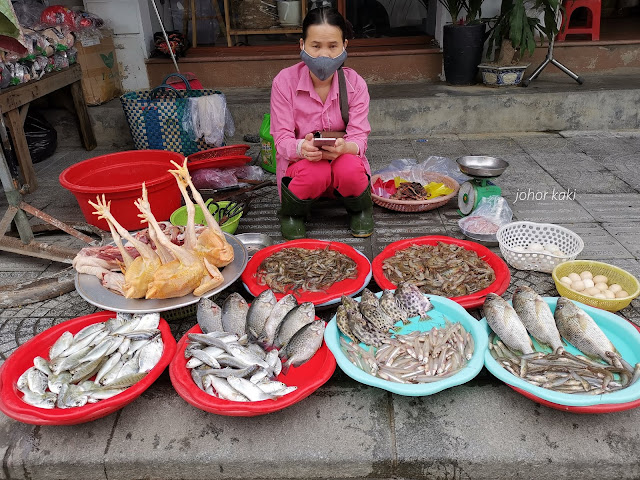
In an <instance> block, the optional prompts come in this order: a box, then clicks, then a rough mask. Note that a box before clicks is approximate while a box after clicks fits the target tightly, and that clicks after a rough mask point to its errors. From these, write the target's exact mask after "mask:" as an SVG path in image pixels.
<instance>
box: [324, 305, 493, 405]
mask: <svg viewBox="0 0 640 480" xmlns="http://www.w3.org/2000/svg"><path fill="white" fill-rule="evenodd" d="M376 295H377V296H378V297H380V295H382V292H378V293H377V294H376ZM425 296H426V297H427V298H428V299H429V300H430V301H431V303H432V304H433V307H434V308H433V310H431V311H429V313H428V315H429V316H430V317H431V320H428V321H423V322H419V321H418V317H415V318H413V319H412V322H411V323H410V324H408V325H405V326H404V327H403V328H402V329H400V331H399V333H400V334H408V333H411V332H413V331H415V330H419V331H421V332H424V331H428V330H431V328H432V327H442V326H444V324H445V319H448V320H449V321H450V322H452V323H454V322H460V323H461V324H462V326H463V327H464V328H465V330H467V331H468V332H470V333H471V336H472V337H473V341H474V343H475V346H474V351H473V356H472V357H471V360H470V361H469V362H468V363H467V365H466V366H465V367H464V368H463V369H461V370H460V371H459V372H458V373H456V374H455V375H452V376H451V377H448V378H443V379H442V380H439V381H437V382H433V383H422V384H406V383H397V382H391V381H389V380H383V379H382V378H378V377H374V376H372V375H370V374H368V373H366V372H365V371H363V370H360V369H359V368H358V367H356V366H355V365H354V364H353V363H351V361H350V360H349V359H348V358H347V356H346V355H345V354H344V352H343V351H342V349H341V348H340V337H343V338H344V339H345V340H346V341H348V342H351V340H349V339H348V338H347V337H346V336H344V335H343V334H342V333H341V332H340V330H339V329H338V324H337V323H336V317H335V315H334V317H333V318H332V319H331V321H330V322H329V323H328V324H327V328H326V329H325V331H324V339H325V342H327V346H328V347H329V350H331V353H333V355H334V356H335V357H336V361H337V363H338V365H339V366H340V368H341V369H342V371H344V373H346V374H347V375H349V376H350V377H351V378H353V379H354V380H357V381H358V382H360V383H364V384H365V385H371V386H373V387H378V388H382V389H384V390H388V391H390V392H393V393H397V394H399V395H406V396H413V397H419V396H426V395H433V394H434V393H438V392H440V391H442V390H445V389H447V388H451V387H455V386H456V385H461V384H463V383H466V382H468V381H469V380H471V379H472V378H474V377H475V376H476V375H478V373H480V370H482V365H483V363H484V352H485V351H486V350H487V349H488V337H487V334H486V333H485V331H484V329H483V328H482V327H481V326H480V323H479V322H478V320H476V319H475V318H473V317H472V316H471V315H469V314H468V313H467V311H466V310H465V309H464V308H463V307H461V306H460V305H458V304H457V303H456V302H454V301H452V300H449V299H448V298H444V297H439V296H437V295H425ZM355 300H357V301H360V297H358V298H356V299H355ZM396 325H401V323H400V322H398V323H397V324H396ZM360 345H361V346H363V347H365V348H366V347H367V346H366V345H365V344H363V343H361V344H360Z"/></svg>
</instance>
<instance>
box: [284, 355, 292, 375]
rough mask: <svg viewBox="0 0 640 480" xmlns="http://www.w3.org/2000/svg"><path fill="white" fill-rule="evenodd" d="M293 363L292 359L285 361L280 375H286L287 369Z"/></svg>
mask: <svg viewBox="0 0 640 480" xmlns="http://www.w3.org/2000/svg"><path fill="white" fill-rule="evenodd" d="M292 363H293V360H292V359H289V360H287V361H286V362H285V363H283V364H282V370H281V372H282V374H283V375H286V374H287V373H289V368H291V364H292Z"/></svg>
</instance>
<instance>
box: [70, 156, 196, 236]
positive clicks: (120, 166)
mask: <svg viewBox="0 0 640 480" xmlns="http://www.w3.org/2000/svg"><path fill="white" fill-rule="evenodd" d="M171 160H173V161H174V162H176V163H178V164H182V163H183V161H184V156H183V155H181V154H180V153H175V152H167V151H164V150H131V151H127V152H120V153H110V154H108V155H102V156H99V157H94V158H90V159H89V160H85V161H83V162H80V163H76V164H75V165H72V166H70V167H69V168H67V169H65V170H64V171H63V172H62V173H61V174H60V184H61V185H62V186H63V187H64V188H66V189H67V190H69V191H71V193H73V195H74V196H75V197H76V200H77V201H78V205H80V209H81V210H82V214H83V215H84V218H85V219H86V220H87V223H89V224H91V225H95V226H96V227H98V228H101V229H102V230H106V231H108V230H109V226H108V225H107V222H106V221H105V220H99V219H98V216H97V215H93V212H94V209H93V207H92V206H91V205H89V203H88V200H91V201H92V202H95V201H96V196H97V195H100V196H102V194H105V196H106V198H107V201H109V200H111V213H112V214H113V216H114V217H115V218H116V220H118V222H120V224H121V225H122V226H123V227H124V228H126V229H127V230H140V229H141V228H145V226H146V225H142V224H141V223H140V218H138V213H140V212H139V211H138V209H137V208H136V206H135V205H134V204H133V202H134V201H135V200H136V199H137V198H139V197H140V196H141V194H142V182H145V184H146V186H147V191H148V192H149V203H150V204H151V211H152V212H153V215H154V216H155V217H156V219H157V220H158V221H163V220H169V217H170V216H171V214H172V213H173V211H174V210H175V209H177V208H178V207H180V204H181V201H182V196H181V194H180V189H179V188H178V184H177V183H176V180H175V178H173V175H171V174H170V173H169V170H170V169H172V168H175V167H173V165H171V163H170V162H171Z"/></svg>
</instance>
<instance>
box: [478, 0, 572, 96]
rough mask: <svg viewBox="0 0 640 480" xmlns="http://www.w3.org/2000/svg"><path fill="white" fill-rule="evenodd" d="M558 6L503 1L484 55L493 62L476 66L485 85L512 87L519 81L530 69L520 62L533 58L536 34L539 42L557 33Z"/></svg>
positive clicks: (537, 0) (534, 0)
mask: <svg viewBox="0 0 640 480" xmlns="http://www.w3.org/2000/svg"><path fill="white" fill-rule="evenodd" d="M559 3H560V2H559V0H531V1H530V2H527V4H525V2H524V1H523V0H502V4H501V5H500V13H499V14H498V16H497V17H496V18H495V19H494V22H495V23H494V24H493V26H492V27H491V30H490V34H489V43H488V48H487V56H490V55H491V54H495V61H494V62H491V63H483V64H481V65H478V68H479V69H480V72H481V73H482V81H483V82H484V84H485V85H490V86H512V85H518V84H519V83H520V82H521V80H522V77H523V75H524V72H525V70H526V69H527V67H528V66H529V63H527V62H526V61H524V60H523V59H525V58H526V57H527V56H532V55H533V52H534V51H535V48H536V38H535V37H536V34H538V35H539V37H540V43H542V42H543V41H544V39H545V38H547V39H549V40H550V39H551V38H553V37H554V36H555V35H556V34H557V33H558V24H557V12H558V9H559V8H560V5H559ZM527 7H528V8H527ZM540 16H542V17H543V18H544V23H542V22H541V21H540ZM496 47H497V52H494V49H495V48H496Z"/></svg>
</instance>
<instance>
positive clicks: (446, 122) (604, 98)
mask: <svg viewBox="0 0 640 480" xmlns="http://www.w3.org/2000/svg"><path fill="white" fill-rule="evenodd" d="M548 68H555V67H548ZM369 92H370V96H371V104H370V113H369V121H370V123H371V134H372V136H375V137H380V136H382V137H384V136H412V137H420V136H426V135H429V134H476V133H493V134H500V133H513V132H544V131H567V130H578V131H587V130H628V129H636V128H640V116H639V115H638V107H637V106H638V104H640V84H638V82H637V77H636V76H631V75H630V76H625V75H615V76H586V77H585V82H584V84H583V85H578V84H577V83H576V82H575V81H573V80H572V79H571V78H569V77H568V76H560V77H558V76H554V77H553V78H552V79H544V78H543V79H536V80H534V81H533V82H531V85H530V86H529V87H527V88H518V87H513V88H489V87H485V86H483V85H476V86H467V87H459V86H450V85H446V84H442V83H438V84H432V83H417V84H416V83H412V84H386V85H371V86H370V87H369ZM224 93H225V95H226V97H227V102H228V104H229V108H230V109H231V112H232V115H233V118H234V123H235V130H236V134H235V136H234V137H233V138H232V139H231V141H232V142H234V143H237V142H242V137H243V135H245V134H257V133H258V131H259V129H260V124H261V122H262V117H263V115H264V114H265V113H268V112H269V95H270V89H268V88H241V89H240V88H233V89H232V88H229V89H226V90H225V91H224ZM89 113H90V115H91V118H92V121H93V124H94V128H95V132H96V137H97V139H98V145H99V146H103V147H112V146H113V147H121V148H123V149H125V148H132V147H133V141H132V139H131V134H130V133H129V128H128V125H127V122H126V119H125V116H124V113H123V110H122V106H121V104H120V100H118V99H115V100H112V101H110V102H108V103H106V104H104V105H100V106H97V107H91V108H90V109H89ZM45 115H46V116H48V117H49V120H50V121H52V123H53V124H54V125H55V126H56V128H57V129H58V134H59V136H58V138H59V142H60V145H61V146H68V147H74V146H78V145H79V144H80V137H79V135H78V134H77V133H76V131H77V122H76V120H75V118H74V117H73V116H72V115H71V114H70V113H69V112H67V111H66V110H60V109H51V110H47V111H45Z"/></svg>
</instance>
